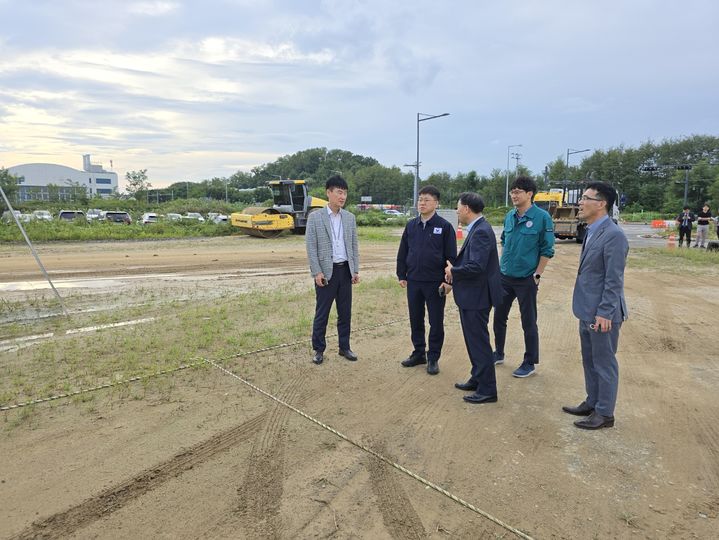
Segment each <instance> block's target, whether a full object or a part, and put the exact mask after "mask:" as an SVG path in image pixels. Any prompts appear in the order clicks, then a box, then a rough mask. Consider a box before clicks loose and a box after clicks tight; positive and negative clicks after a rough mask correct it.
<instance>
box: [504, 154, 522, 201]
mask: <svg viewBox="0 0 719 540" xmlns="http://www.w3.org/2000/svg"><path fill="white" fill-rule="evenodd" d="M520 146H522V145H521V144H510V145H508V146H507V169H506V171H507V179H506V181H505V183H504V206H509V149H510V148H518V147H520Z"/></svg>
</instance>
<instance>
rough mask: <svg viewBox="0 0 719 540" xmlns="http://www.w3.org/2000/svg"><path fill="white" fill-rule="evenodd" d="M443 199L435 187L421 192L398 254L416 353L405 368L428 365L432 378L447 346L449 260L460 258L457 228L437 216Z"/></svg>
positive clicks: (411, 356)
mask: <svg viewBox="0 0 719 540" xmlns="http://www.w3.org/2000/svg"><path fill="white" fill-rule="evenodd" d="M439 196H440V194H439V190H438V189H437V188H436V187H434V186H425V187H423V188H422V189H421V190H420V191H419V197H418V198H417V211H418V212H419V215H418V216H417V217H416V218H414V219H412V220H410V221H409V222H408V223H407V226H406V227H405V228H404V232H403V233H402V240H401V241H400V243H399V251H398V252H397V278H398V279H399V284H400V287H403V288H406V289H407V305H408V307H409V324H410V329H411V340H412V346H413V350H412V354H410V355H409V358H407V359H405V360H403V361H402V365H403V366H404V367H414V366H419V365H422V364H427V373H429V374H430V375H436V374H437V373H439V357H440V355H441V354H442V345H443V344H444V305H445V301H446V294H447V293H448V292H449V291H450V290H451V287H450V286H449V284H447V283H445V281H444V267H445V265H446V263H447V261H450V262H452V263H454V260H455V258H456V257H457V237H456V236H455V232H454V227H452V225H451V224H450V223H449V221H447V220H446V219H444V218H443V217H441V216H439V215H438V214H437V207H438V206H439ZM440 289H441V291H440ZM440 292H441V294H440ZM425 307H426V310H427V315H428V318H429V343H426V342H425V332H424V313H425ZM427 345H429V347H427Z"/></svg>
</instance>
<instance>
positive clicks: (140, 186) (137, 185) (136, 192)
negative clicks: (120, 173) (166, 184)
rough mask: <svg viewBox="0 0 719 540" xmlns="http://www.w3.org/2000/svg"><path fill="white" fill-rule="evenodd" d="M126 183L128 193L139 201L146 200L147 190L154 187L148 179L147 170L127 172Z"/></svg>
mask: <svg viewBox="0 0 719 540" xmlns="http://www.w3.org/2000/svg"><path fill="white" fill-rule="evenodd" d="M125 181H126V182H127V188H126V190H127V193H128V194H129V195H130V196H131V197H135V199H137V200H138V201H139V200H142V199H144V198H146V192H147V190H148V189H150V188H151V187H152V184H150V182H149V181H148V179H147V169H141V170H139V171H128V172H126V173H125Z"/></svg>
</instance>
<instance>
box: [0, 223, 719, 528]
mask: <svg viewBox="0 0 719 540" xmlns="http://www.w3.org/2000/svg"><path fill="white" fill-rule="evenodd" d="M396 247H397V246H396V245H394V244H393V243H377V244H369V243H365V244H363V245H361V251H362V257H363V272H362V273H363V274H364V276H365V278H366V279H371V278H372V277H373V276H380V275H392V274H393V269H394V255H395V252H396ZM40 252H41V256H42V257H43V261H44V263H45V265H46V267H47V268H48V270H50V272H51V274H52V275H53V277H55V278H57V279H61V278H62V279H66V278H78V277H83V278H88V279H98V278H103V277H107V278H111V279H110V281H111V283H112V284H111V285H109V287H110V288H111V290H112V291H115V293H116V294H117V295H122V294H123V291H125V292H127V291H131V290H132V288H133V287H138V286H140V285H139V283H138V282H142V283H143V286H146V284H147V282H148V281H151V280H153V279H155V280H156V283H157V284H158V286H160V284H161V283H166V284H167V283H174V282H172V280H171V278H172V277H173V276H175V277H177V276H182V277H183V280H184V281H183V283H184V284H185V285H186V286H191V287H194V288H195V290H196V291H197V290H198V288H199V290H202V291H207V297H208V298H211V297H212V295H216V294H218V292H217V290H218V289H219V290H220V291H221V290H223V288H225V289H224V290H227V288H232V287H248V288H252V287H255V288H256V289H262V288H270V287H271V286H272V283H271V280H268V279H267V276H272V275H276V274H278V273H281V274H282V275H283V276H284V277H283V279H290V280H294V281H296V283H297V287H299V288H304V289H305V290H306V291H307V305H308V310H311V309H312V308H313V305H314V300H313V295H312V292H311V284H310V281H309V278H308V273H307V269H306V263H305V254H304V246H303V243H302V239H301V238H294V237H290V238H285V239H279V240H278V241H276V242H272V241H262V240H257V239H250V238H244V237H239V238H220V239H211V240H182V241H163V242H132V243H90V244H63V245H47V246H40ZM578 253H579V247H578V246H576V245H574V244H571V243H562V244H560V245H559V246H558V249H557V256H556V257H555V259H554V260H553V261H552V262H551V264H550V266H549V269H548V271H547V273H546V274H545V277H544V278H543V279H542V287H541V289H540V307H539V310H540V317H539V325H540V336H541V350H542V359H541V364H540V366H539V368H538V372H537V374H536V375H535V376H533V377H530V378H528V379H515V378H512V376H511V372H512V370H513V369H514V367H516V365H517V364H518V363H519V360H520V358H521V354H522V336H521V330H520V326H519V320H518V316H517V315H518V314H517V313H516V311H517V310H516V309H515V310H514V311H513V313H512V319H511V321H510V323H511V325H512V326H511V329H510V333H509V336H508V345H507V353H508V354H507V362H506V363H505V364H504V365H503V366H498V367H497V379H498V386H499V394H500V395H499V402H498V403H496V404H491V405H480V406H476V405H469V404H466V403H464V402H463V401H462V399H461V396H462V393H461V392H459V391H457V390H455V389H454V388H453V383H454V382H456V381H462V380H464V379H466V377H467V374H468V367H469V362H468V360H467V355H466V351H465V348H464V342H463V340H462V334H461V329H460V327H459V320H458V315H457V313H456V310H455V309H454V307H453V306H451V305H450V304H448V310H447V317H446V334H447V335H446V341H445V348H444V351H443V356H442V360H441V362H440V367H441V373H440V374H439V375H438V376H435V377H431V376H428V375H427V374H426V373H425V372H424V371H423V369H422V368H413V369H406V368H402V367H400V365H399V361H400V360H402V359H403V358H404V357H405V356H406V354H407V353H408V352H409V351H410V343H409V329H408V325H407V324H406V323H405V324H401V323H400V324H393V325H388V326H384V327H381V328H378V329H374V330H371V331H363V332H356V333H355V334H354V335H353V343H352V345H353V349H354V350H355V351H356V352H357V353H358V354H359V355H360V360H359V361H358V362H356V363H351V362H347V361H346V360H344V359H342V358H341V357H339V356H337V355H336V354H335V350H334V349H333V348H330V349H328V351H327V353H328V354H327V360H326V362H325V363H324V364H323V365H322V366H315V365H313V364H312V363H311V362H310V356H309V350H308V347H306V346H298V347H291V348H287V349H282V350H279V351H274V352H267V353H262V354H259V355H254V356H252V357H246V358H238V359H236V360H235V361H233V362H229V363H227V365H226V367H227V368H228V369H230V370H231V371H232V372H234V373H237V374H238V375H240V376H242V377H246V378H248V379H251V380H252V382H253V383H254V384H256V385H258V386H259V387H261V388H263V389H265V390H267V391H268V392H270V393H272V394H273V395H275V396H278V397H280V398H281V399H283V400H285V401H287V402H288V403H290V404H292V405H293V406H295V407H297V408H299V409H301V410H303V411H305V412H306V413H307V414H309V415H311V416H313V417H315V418H317V419H319V420H320V421H322V422H324V423H326V424H328V425H330V426H332V427H333V428H335V429H337V430H338V431H340V432H342V433H344V434H345V435H347V436H349V437H350V438H352V439H353V440H355V441H357V442H360V443H362V444H365V445H367V446H369V447H371V448H372V449H374V450H376V451H377V452H379V453H381V454H383V455H385V456H386V457H388V458H389V459H391V460H393V461H395V462H397V463H399V464H401V465H402V466H404V467H406V468H408V469H410V470H411V471H414V472H415V473H416V474H418V475H421V476H423V477H425V478H427V479H428V480H430V481H432V482H434V483H436V484H439V485H440V486H442V487H443V488H445V489H447V490H448V491H450V492H451V493H453V494H455V495H456V496H457V497H460V498H462V499H464V500H466V501H468V502H469V503H471V504H473V505H475V506H476V507H478V508H480V509H482V510H483V511H485V512H487V513H489V514H491V515H492V516H495V517H496V518H498V519H499V520H501V521H503V522H505V523H507V524H509V525H511V526H513V527H516V528H517V529H520V530H522V531H524V532H525V533H526V534H528V535H530V536H532V537H535V538H568V539H575V538H716V536H717V533H716V531H717V530H719V526H718V523H717V514H718V512H719V427H718V425H717V422H716V418H717V417H719V401H717V391H718V390H719V357H718V356H717V354H716V343H717V338H716V334H715V328H716V313H717V307H719V288H717V287H716V283H717V271H716V269H713V268H708V269H706V271H701V272H692V273H688V274H680V273H673V272H672V271H667V270H666V269H665V268H656V269H643V268H641V264H633V265H631V267H630V268H629V269H628V270H627V274H626V293H627V298H628V302H629V307H630V312H631V313H630V316H631V318H630V320H629V321H628V322H626V323H625V324H624V326H623V328H622V333H621V338H620V354H619V360H620V379H621V385H620V393H619V401H618V405H617V412H616V418H617V422H616V426H615V428H613V429H605V430H601V431H599V432H587V431H582V430H578V429H576V428H574V427H573V425H572V421H573V420H574V418H573V417H570V416H568V415H566V414H564V413H562V411H561V406H562V405H564V404H577V403H578V402H580V401H581V400H582V399H583V397H584V392H583V376H582V369H581V363H580V359H579V343H578V337H577V323H576V320H575V319H574V318H573V316H572V314H571V294H572V287H573V281H574V275H575V273H576V266H577V259H578ZM633 257H635V259H634V260H635V261H638V256H637V255H634V256H633ZM159 274H162V275H163V276H165V277H162V278H156V276H158V275H159ZM167 275H169V276H170V277H166V276H167ZM132 276H143V277H144V278H145V279H143V280H138V279H130V278H131V277H132ZM153 276H155V277H153ZM37 279H39V274H38V271H37V269H36V267H35V263H34V261H33V260H32V258H31V257H30V256H29V254H28V253H27V252H26V250H25V249H24V248H23V247H22V246H2V247H0V282H3V283H5V284H7V283H19V282H22V281H27V280H37ZM168 280H170V281H168ZM210 284H213V286H211V285H210ZM0 285H2V283H0ZM100 290H103V289H102V288H100ZM174 290H175V289H173V288H172V286H170V285H167V289H166V291H167V294H172V292H173V291H174ZM107 292H108V291H107V290H104V293H107ZM0 294H2V295H3V297H4V298H6V299H12V300H16V299H17V298H20V297H21V295H23V294H28V293H27V292H23V291H9V289H8V290H4V291H3V292H2V293H0ZM44 294H45V293H44ZM376 301H377V302H382V298H377V299H376ZM400 310H401V307H400ZM353 324H354V326H355V327H357V328H359V327H362V321H358V320H355V321H354V322H353ZM117 331H131V330H122V329H120V330H117ZM308 333H309V329H308ZM330 345H332V342H331V341H330ZM2 361H3V354H2V353H0V362H2ZM170 377H172V379H173V391H172V394H171V396H172V397H171V398H170V399H162V398H161V397H160V396H154V395H152V393H150V394H148V395H147V396H146V397H145V398H144V399H140V400H132V399H119V398H118V396H117V394H115V393H110V392H108V393H102V392H101V393H99V394H98V396H97V399H96V400H95V401H94V404H93V407H92V408H88V407H83V406H82V405H81V404H78V403H77V402H74V401H70V400H63V401H56V402H52V403H50V404H45V405H39V406H36V407H35V409H34V410H33V421H32V422H28V423H18V424H17V427H11V426H12V425H15V423H16V420H17V418H18V416H19V415H22V414H24V413H23V411H22V410H20V411H11V412H4V413H0V414H2V415H3V421H4V426H5V429H4V430H3V431H2V437H0V456H2V457H1V458H0V497H1V500H2V505H0V537H2V538H173V539H174V538H182V539H184V538H188V539H189V538H372V539H375V538H377V539H383V538H399V539H410V538H412V539H414V538H501V537H503V538H511V537H513V534H512V533H510V532H509V531H507V530H506V529H504V528H502V527H501V526H499V525H497V524H496V523H493V522H492V521H490V520H488V519H486V518H485V517H482V516H481V515H479V514H477V513H475V512H473V511H471V510H469V509H467V508H465V507H463V506H461V505H460V504H458V503H457V502H455V501H453V500H451V499H450V498H448V497H446V496H444V495H441V494H439V493H437V492H436V491H434V490H432V489H428V488H426V487H425V486H424V485H422V484H421V483H419V482H418V481H417V480H415V479H413V478H410V477H409V476H407V475H406V474H403V473H401V472H399V471H397V470H396V469H393V468H391V467H389V466H388V465H386V464H384V463H382V462H380V461H378V460H377V459H375V458H374V457H372V456H371V455H370V454H368V453H366V452H364V451H363V450H361V449H359V448H358V447H356V446H354V445H352V444H350V443H348V442H346V441H344V440H342V439H340V438H338V437H337V436H336V435H334V434H332V433H331V432H329V431H327V430H325V429H322V428H320V427H318V426H317V425H315V424H313V423H311V422H309V421H308V420H306V419H305V418H303V417H301V416H300V415H298V414H297V413H295V412H293V411H291V410H290V409H288V408H286V407H283V406H281V405H279V404H277V403H275V402H274V401H271V400H270V399H268V398H267V397H265V396H263V395H261V394H260V393H258V392H257V391H255V390H253V389H251V388H249V387H248V386H246V385H244V384H242V383H241V382H240V381H238V380H237V379H236V378H233V377H231V376H229V375H227V374H225V373H223V372H221V371H220V370H218V369H216V368H208V369H205V370H194V371H183V372H180V373H179V374H176V375H173V376H170Z"/></svg>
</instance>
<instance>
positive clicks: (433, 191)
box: [419, 186, 439, 200]
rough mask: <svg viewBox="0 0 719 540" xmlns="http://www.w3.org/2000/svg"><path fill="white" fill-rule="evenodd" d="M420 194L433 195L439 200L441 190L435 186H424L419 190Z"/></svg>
mask: <svg viewBox="0 0 719 540" xmlns="http://www.w3.org/2000/svg"><path fill="white" fill-rule="evenodd" d="M419 195H432V197H434V198H435V199H437V200H439V190H438V189H437V188H436V187H434V186H424V187H423V188H422V189H420V190H419Z"/></svg>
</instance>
